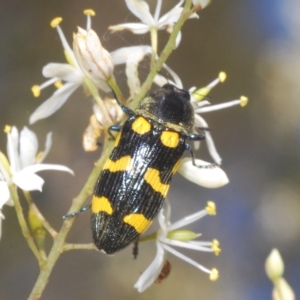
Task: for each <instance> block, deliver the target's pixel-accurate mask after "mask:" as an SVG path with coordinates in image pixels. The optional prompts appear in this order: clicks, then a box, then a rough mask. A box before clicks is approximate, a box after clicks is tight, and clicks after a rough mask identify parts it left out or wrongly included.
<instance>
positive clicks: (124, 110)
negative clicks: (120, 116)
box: [112, 89, 135, 117]
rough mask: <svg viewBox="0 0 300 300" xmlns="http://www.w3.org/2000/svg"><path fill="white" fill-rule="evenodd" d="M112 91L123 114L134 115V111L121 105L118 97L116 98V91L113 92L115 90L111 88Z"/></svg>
mask: <svg viewBox="0 0 300 300" xmlns="http://www.w3.org/2000/svg"><path fill="white" fill-rule="evenodd" d="M112 93H113V95H114V97H115V99H116V101H117V102H118V104H119V106H120V107H121V109H122V110H123V112H124V113H125V114H127V115H128V116H130V117H131V116H135V112H134V111H133V110H132V109H130V108H129V107H127V106H125V105H123V104H122V103H121V102H120V101H119V99H118V98H117V95H116V93H115V91H114V90H113V89H112Z"/></svg>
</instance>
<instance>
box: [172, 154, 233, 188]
mask: <svg viewBox="0 0 300 300" xmlns="http://www.w3.org/2000/svg"><path fill="white" fill-rule="evenodd" d="M196 163H197V165H200V166H207V165H210V163H208V162H205V161H203V160H200V159H197V160H196ZM178 172H179V173H180V174H181V175H182V176H183V177H185V178H186V179H187V180H190V181H191V182H194V183H196V184H198V185H200V186H203V187H206V188H218V187H221V186H223V185H225V184H227V183H228V182H229V180H228V177H227V176H226V174H225V172H224V171H223V170H222V169H221V168H219V167H213V168H198V167H196V166H194V165H193V163H192V160H191V158H184V159H182V161H181V163H180V166H179V169H178Z"/></svg>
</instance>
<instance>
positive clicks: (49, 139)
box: [36, 132, 52, 164]
mask: <svg viewBox="0 0 300 300" xmlns="http://www.w3.org/2000/svg"><path fill="white" fill-rule="evenodd" d="M51 146H52V132H48V133H47V136H46V142H45V150H44V152H43V154H42V155H41V156H40V157H39V158H38V159H37V160H36V163H38V164H39V163H41V162H42V161H43V160H44V159H45V157H46V156H47V155H48V153H49V151H50V149H51Z"/></svg>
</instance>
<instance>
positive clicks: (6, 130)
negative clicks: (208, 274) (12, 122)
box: [3, 125, 11, 133]
mask: <svg viewBox="0 0 300 300" xmlns="http://www.w3.org/2000/svg"><path fill="white" fill-rule="evenodd" d="M3 131H4V132H5V133H10V132H11V126H9V125H5V126H4V130H3Z"/></svg>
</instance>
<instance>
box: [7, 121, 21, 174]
mask: <svg viewBox="0 0 300 300" xmlns="http://www.w3.org/2000/svg"><path fill="white" fill-rule="evenodd" d="M7 156H8V159H9V162H10V166H11V171H12V173H15V172H17V171H19V170H20V169H21V162H20V160H19V132H18V129H17V127H15V126H13V127H12V128H11V131H10V132H9V133H8V134H7Z"/></svg>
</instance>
